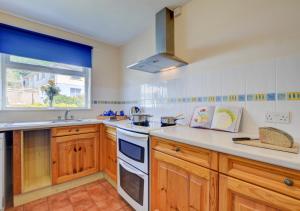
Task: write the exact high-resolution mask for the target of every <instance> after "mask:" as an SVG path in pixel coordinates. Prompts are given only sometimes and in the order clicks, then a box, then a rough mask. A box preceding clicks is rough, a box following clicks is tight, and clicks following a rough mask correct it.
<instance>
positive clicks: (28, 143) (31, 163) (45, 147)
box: [13, 129, 51, 195]
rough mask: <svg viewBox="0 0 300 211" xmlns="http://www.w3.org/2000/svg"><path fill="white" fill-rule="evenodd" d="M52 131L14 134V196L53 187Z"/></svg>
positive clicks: (23, 131) (19, 131)
mask: <svg viewBox="0 0 300 211" xmlns="http://www.w3.org/2000/svg"><path fill="white" fill-rule="evenodd" d="M50 163H51V161H50V130H48V129H39V130H16V131H14V132H13V194H14V195H18V194H21V193H27V192H30V191H34V190H37V189H40V188H43V187H47V186H50V185H51V165H50Z"/></svg>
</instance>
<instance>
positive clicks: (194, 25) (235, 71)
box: [121, 0, 300, 137]
mask: <svg viewBox="0 0 300 211" xmlns="http://www.w3.org/2000/svg"><path fill="white" fill-rule="evenodd" d="M299 11H300V1H298V0H285V1H282V0H264V1H261V0H251V1H246V0H242V1H241V0H227V1H223V0H192V1H191V2H190V3H188V4H186V5H185V6H184V7H183V8H182V15H181V16H179V17H177V18H176V19H175V40H176V46H175V48H176V55H177V56H178V57H181V58H183V59H185V60H186V61H188V62H189V63H190V64H189V65H188V66H186V67H184V68H180V69H177V70H174V71H169V72H164V73H160V74H154V75H153V74H149V73H143V72H139V71H135V70H128V69H127V68H126V66H127V65H129V64H131V63H133V62H136V61H137V60H139V59H143V58H145V57H147V56H150V55H151V54H153V53H154V52H155V37H154V21H153V25H151V26H149V29H148V30H147V31H146V32H145V33H143V34H141V35H140V36H138V37H136V38H135V39H133V40H132V41H131V42H129V43H128V44H126V45H124V46H123V47H122V49H121V64H122V87H123V89H122V90H123V98H124V99H126V100H140V101H141V104H142V105H143V106H144V107H145V109H146V111H147V112H149V113H152V114H154V115H156V116H161V115H175V114H177V113H181V112H183V113H184V114H185V115H186V119H187V120H189V118H190V115H191V113H192V111H193V108H194V107H195V106H196V105H202V104H231V105H237V106H243V107H244V108H245V112H244V117H243V121H242V130H243V131H246V132H257V128H258V127H259V126H266V125H267V126H275V127H278V128H281V129H284V130H287V131H288V132H290V133H291V134H292V135H294V136H296V137H300V130H299V129H298V128H299V125H300V109H299V108H300V107H299V106H300V101H299V100H300V99H297V100H295V101H291V100H287V99H280V100H278V99H276V100H269V101H268V100H261V101H252V100H247V99H246V100H245V101H244V102H227V101H223V100H221V101H220V102H205V103H201V102H185V103H182V102H181V103H179V102H176V103H172V102H169V101H170V100H172V99H173V98H175V99H177V98H184V100H185V101H189V100H190V99H194V98H192V97H195V98H197V97H209V96H221V97H223V96H228V95H245V96H247V95H250V94H268V93H271V94H272V93H275V94H276V95H277V94H279V93H283V94H287V93H288V92H299V91H300V22H299V20H300V13H299ZM185 98H186V99H185ZM168 100H169V101H168ZM128 107H129V105H128V106H127V108H126V109H128ZM267 111H290V112H292V123H291V124H289V125H281V124H266V123H265V122H264V114H265V113H266V112H267Z"/></svg>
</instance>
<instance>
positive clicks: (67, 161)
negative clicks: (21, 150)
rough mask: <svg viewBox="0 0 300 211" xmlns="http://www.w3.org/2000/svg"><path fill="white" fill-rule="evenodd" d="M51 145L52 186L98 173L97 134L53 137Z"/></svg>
mask: <svg viewBox="0 0 300 211" xmlns="http://www.w3.org/2000/svg"><path fill="white" fill-rule="evenodd" d="M51 145H52V146H51V147H52V153H51V156H52V183H53V184H59V183H63V182H66V181H69V180H73V179H76V178H80V177H83V176H86V175H89V174H92V173H95V172H97V171H98V156H99V155H98V152H99V147H98V133H88V134H79V135H72V136H61V137H54V138H52V144H51Z"/></svg>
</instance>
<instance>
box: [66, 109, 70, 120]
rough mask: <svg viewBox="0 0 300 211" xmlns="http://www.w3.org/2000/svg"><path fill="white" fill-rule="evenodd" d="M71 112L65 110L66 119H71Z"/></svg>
mask: <svg viewBox="0 0 300 211" xmlns="http://www.w3.org/2000/svg"><path fill="white" fill-rule="evenodd" d="M69 113H70V110H66V111H65V120H69V119H70V118H69V117H68V116H69Z"/></svg>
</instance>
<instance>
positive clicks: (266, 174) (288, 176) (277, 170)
mask: <svg viewBox="0 0 300 211" xmlns="http://www.w3.org/2000/svg"><path fill="white" fill-rule="evenodd" d="M219 163H220V167H219V168H220V169H219V170H220V172H221V173H224V174H226V175H229V176H232V177H235V178H238V179H241V180H244V181H247V182H250V183H253V184H255V185H259V186H261V187H264V188H267V189H270V190H274V191H276V192H280V193H283V194H286V195H289V196H291V197H294V198H297V199H300V172H299V171H295V170H291V169H287V168H282V167H278V166H274V165H270V164H266V163H262V162H257V161H252V160H248V159H244V158H240V157H236V156H231V155H226V154H220V156H219Z"/></svg>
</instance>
